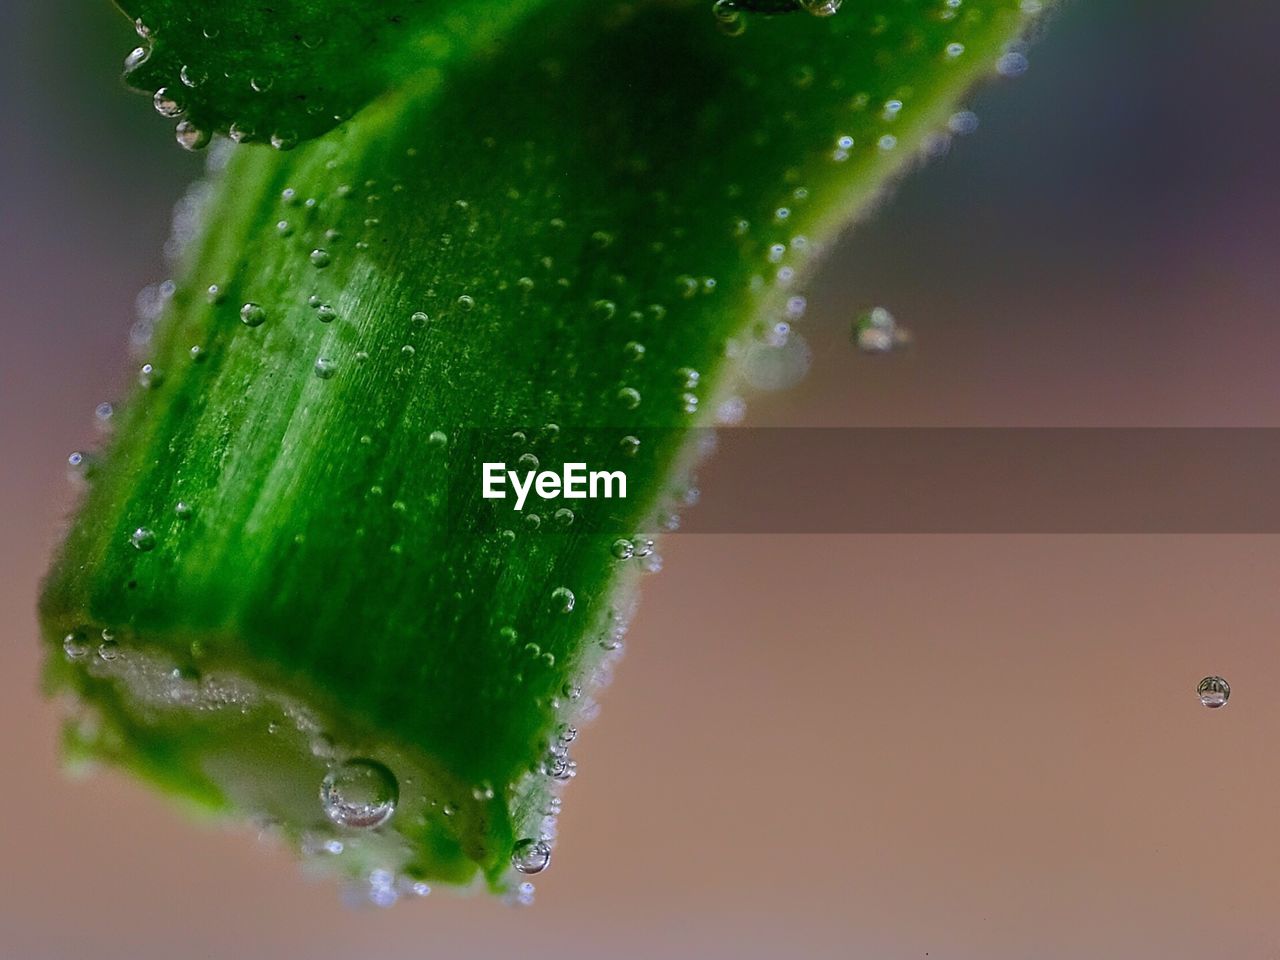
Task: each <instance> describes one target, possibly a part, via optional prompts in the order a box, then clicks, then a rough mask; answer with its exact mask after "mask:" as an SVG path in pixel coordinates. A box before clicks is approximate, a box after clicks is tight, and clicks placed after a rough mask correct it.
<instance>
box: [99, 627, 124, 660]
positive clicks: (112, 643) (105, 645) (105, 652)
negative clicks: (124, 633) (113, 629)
mask: <svg viewBox="0 0 1280 960" xmlns="http://www.w3.org/2000/svg"><path fill="white" fill-rule="evenodd" d="M118 656H120V644H119V643H117V642H116V640H115V639H114V638H113V637H110V636H108V635H106V634H104V635H103V639H102V642H101V643H100V644H98V659H100V660H105V661H107V662H108V663H110V662H111V661H112V660H114V659H116V657H118Z"/></svg>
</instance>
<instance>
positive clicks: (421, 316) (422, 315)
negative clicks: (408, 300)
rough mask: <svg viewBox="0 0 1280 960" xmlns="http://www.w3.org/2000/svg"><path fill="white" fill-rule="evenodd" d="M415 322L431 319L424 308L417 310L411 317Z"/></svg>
mask: <svg viewBox="0 0 1280 960" xmlns="http://www.w3.org/2000/svg"><path fill="white" fill-rule="evenodd" d="M409 319H410V320H412V321H413V322H414V323H426V322H427V321H428V320H430V319H431V317H430V316H428V314H427V313H426V311H424V310H415V311H414V313H413V315H412V316H410V317H409Z"/></svg>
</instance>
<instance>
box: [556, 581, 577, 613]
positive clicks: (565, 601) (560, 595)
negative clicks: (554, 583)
mask: <svg viewBox="0 0 1280 960" xmlns="http://www.w3.org/2000/svg"><path fill="white" fill-rule="evenodd" d="M577 602H578V600H577V597H575V596H574V595H573V591H572V590H570V589H569V588H568V587H556V588H555V589H554V590H552V591H551V607H552V609H553V610H555V611H556V612H557V613H572V612H573V607H574V605H575V604H576V603H577Z"/></svg>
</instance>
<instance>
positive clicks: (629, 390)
mask: <svg viewBox="0 0 1280 960" xmlns="http://www.w3.org/2000/svg"><path fill="white" fill-rule="evenodd" d="M618 403H620V404H621V405H622V407H623V409H625V410H634V409H635V408H636V407H638V406H640V391H639V390H637V389H636V388H635V387H623V388H622V389H621V390H619V391H618Z"/></svg>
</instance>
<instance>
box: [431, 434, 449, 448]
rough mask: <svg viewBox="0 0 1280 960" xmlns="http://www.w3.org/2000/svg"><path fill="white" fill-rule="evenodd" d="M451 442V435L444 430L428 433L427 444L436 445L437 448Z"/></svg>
mask: <svg viewBox="0 0 1280 960" xmlns="http://www.w3.org/2000/svg"><path fill="white" fill-rule="evenodd" d="M448 443H449V437H448V436H447V435H446V434H445V432H444V431H443V430H432V431H431V433H429V434H428V435H427V445H428V446H432V447H436V448H437V449H439V448H441V447H444V446H446V445H447V444H448Z"/></svg>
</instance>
